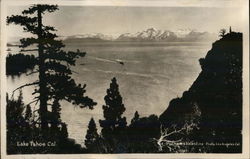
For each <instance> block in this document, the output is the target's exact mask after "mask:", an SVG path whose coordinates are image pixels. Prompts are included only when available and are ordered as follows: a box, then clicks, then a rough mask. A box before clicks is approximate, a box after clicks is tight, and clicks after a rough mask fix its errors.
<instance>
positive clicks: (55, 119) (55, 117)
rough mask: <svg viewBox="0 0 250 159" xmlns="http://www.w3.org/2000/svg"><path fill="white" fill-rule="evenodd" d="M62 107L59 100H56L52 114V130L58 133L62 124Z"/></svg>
mask: <svg viewBox="0 0 250 159" xmlns="http://www.w3.org/2000/svg"><path fill="white" fill-rule="evenodd" d="M60 112H61V105H60V103H59V101H58V100H54V102H53V104H52V112H51V114H50V118H51V119H50V120H51V128H52V129H53V130H54V131H56V130H57V129H58V126H59V125H60V124H61V113H60Z"/></svg>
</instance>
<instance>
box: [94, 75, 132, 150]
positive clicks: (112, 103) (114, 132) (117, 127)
mask: <svg viewBox="0 0 250 159" xmlns="http://www.w3.org/2000/svg"><path fill="white" fill-rule="evenodd" d="M104 100H105V103H106V105H103V107H102V108H103V115H104V120H100V121H99V122H100V126H101V127H102V131H101V133H102V137H103V138H104V140H105V143H106V147H107V151H108V152H109V153H110V152H111V153H112V152H115V151H116V149H117V147H116V146H117V143H118V142H121V141H122V140H123V139H121V138H122V135H121V134H122V132H124V131H125V128H126V126H127V122H126V117H122V114H123V113H124V111H125V107H124V104H123V103H122V97H121V95H120V93H119V86H118V84H117V83H116V78H113V79H112V82H111V83H110V88H109V89H107V95H106V96H105V97H104ZM123 137H124V136H123Z"/></svg>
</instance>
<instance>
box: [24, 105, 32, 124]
mask: <svg viewBox="0 0 250 159" xmlns="http://www.w3.org/2000/svg"><path fill="white" fill-rule="evenodd" d="M24 118H25V121H26V122H27V123H30V122H31V120H32V119H31V118H32V110H31V107H30V105H27V106H26V110H25V116H24Z"/></svg>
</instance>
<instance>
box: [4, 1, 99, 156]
mask: <svg viewBox="0 0 250 159" xmlns="http://www.w3.org/2000/svg"><path fill="white" fill-rule="evenodd" d="M56 10H58V6H57V5H46V4H43V5H41V4H36V5H32V6H30V8H28V9H27V10H24V11H23V12H22V14H21V15H12V16H9V17H7V24H15V25H20V26H21V27H22V28H23V30H24V32H29V33H31V34H32V36H31V37H26V38H23V39H20V46H19V47H20V48H22V49H21V52H22V54H18V55H13V56H11V55H10V58H9V59H13V58H17V57H18V58H19V59H20V58H21V59H24V60H26V61H24V62H27V61H28V63H26V65H28V66H25V68H26V67H27V68H35V71H32V73H30V74H38V79H37V80H35V81H34V82H31V83H27V84H24V85H22V86H20V87H18V88H16V89H15V90H14V91H13V95H12V96H14V93H15V91H17V90H20V89H22V88H24V87H27V86H34V87H35V89H34V91H33V92H32V95H33V97H34V98H33V100H32V101H30V103H28V104H27V108H26V109H25V110H26V113H25V116H23V115H22V117H21V115H20V111H21V108H20V110H19V109H12V110H11V111H10V112H8V113H7V114H8V118H9V120H15V121H14V123H17V122H18V123H19V120H24V121H25V120H26V121H27V120H30V117H31V116H33V117H34V118H33V119H32V124H31V123H25V124H19V126H18V127H22V126H23V125H25V126H26V127H28V128H29V129H30V131H29V132H25V133H24V134H23V135H26V136H29V137H28V138H27V139H29V141H32V140H33V141H40V142H47V141H55V142H57V144H58V146H55V147H51V149H47V148H48V147H45V148H43V149H42V148H41V149H35V150H33V151H34V153H47V152H53V153H61V152H62V151H63V150H65V149H68V152H69V153H70V152H72V153H77V152H80V151H82V150H81V147H79V145H78V146H77V145H76V144H75V143H74V141H71V140H69V139H68V131H67V125H66V124H65V123H64V122H62V121H61V119H60V111H61V107H60V101H61V100H66V101H68V102H70V103H72V104H74V105H78V106H79V107H80V108H89V109H93V107H94V106H95V105H96V104H97V103H95V102H94V101H93V100H92V99H91V98H89V97H88V96H85V92H86V84H84V85H82V84H77V83H76V82H75V80H74V79H72V78H71V75H72V73H73V72H72V70H71V66H74V65H75V62H76V59H78V58H80V57H84V56H85V54H86V53H85V52H81V51H80V50H76V51H75V52H73V51H67V52H66V51H64V50H63V48H64V44H63V43H62V41H61V40H58V39H57V35H56V34H55V31H56V29H55V28H54V27H53V26H49V25H45V24H44V23H43V19H44V16H45V14H46V13H52V12H54V11H56ZM31 47H35V48H36V49H30V48H31ZM27 52H31V53H35V52H37V53H38V54H37V55H35V56H33V55H24V54H25V53H27ZM7 59H8V58H7ZM31 59H34V60H33V61H32V63H29V62H30V61H31ZM9 61H10V60H9ZM14 61H15V60H14ZM7 62H8V60H7ZM12 63H13V60H12ZM31 64H32V65H31ZM9 65H10V64H9V63H8V64H7V67H8V68H9ZM11 71H13V70H10V72H11ZM16 72H18V73H19V72H21V73H22V72H25V69H22V70H21V71H19V70H18V71H16ZM11 73H12V72H11ZM8 101H9V103H11V106H12V105H13V107H14V106H17V105H18V104H19V105H20V106H23V105H24V104H23V103H20V101H21V100H18V101H15V100H14V99H12V100H8ZM18 102H19V103H18ZM9 105H10V104H9ZM35 105H38V109H37V110H34V111H33V112H32V111H31V106H33V108H37V107H36V106H35ZM8 110H9V109H8ZM15 111H16V114H13V113H14V112H15ZM22 111H23V110H22ZM9 123H12V122H11V121H10V122H9ZM9 128H10V129H8V133H10V130H11V127H9ZM22 128H24V127H22ZM10 134H11V133H10ZM10 140H11V139H10ZM10 140H8V142H11V141H10ZM15 141H18V140H15ZM20 141H21V140H20ZM73 148H75V150H73ZM31 150H32V148H30V149H29V150H22V152H23V153H29V152H31ZM10 152H13V153H16V152H15V151H14V150H13V151H10Z"/></svg>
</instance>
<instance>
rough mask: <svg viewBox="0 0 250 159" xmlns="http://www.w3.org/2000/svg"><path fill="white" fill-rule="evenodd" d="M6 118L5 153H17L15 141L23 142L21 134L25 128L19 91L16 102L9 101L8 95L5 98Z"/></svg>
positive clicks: (21, 98) (21, 97)
mask: <svg viewBox="0 0 250 159" xmlns="http://www.w3.org/2000/svg"><path fill="white" fill-rule="evenodd" d="M6 102H7V106H6V116H7V140H8V142H7V152H14V153H18V152H19V149H18V148H17V141H23V139H24V138H23V137H24V136H23V133H24V127H25V118H24V117H23V112H24V109H25V106H24V104H23V96H22V92H21V91H20V95H19V97H18V99H17V100H14V99H13V98H11V99H9V97H8V94H7V96H6Z"/></svg>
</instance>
